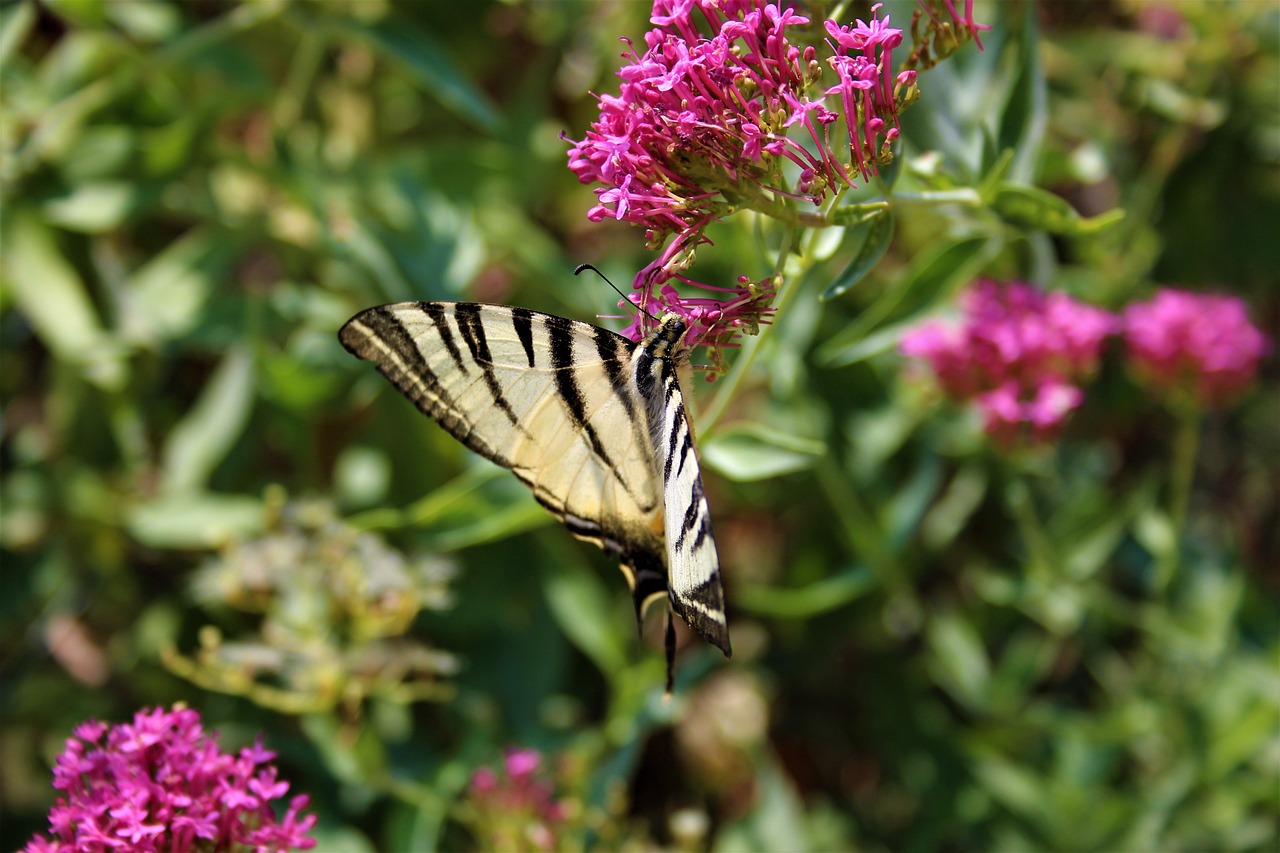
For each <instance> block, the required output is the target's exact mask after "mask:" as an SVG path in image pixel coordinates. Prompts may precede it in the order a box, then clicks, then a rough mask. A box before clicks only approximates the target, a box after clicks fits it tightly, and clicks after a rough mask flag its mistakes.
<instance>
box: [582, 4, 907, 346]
mask: <svg viewBox="0 0 1280 853" xmlns="http://www.w3.org/2000/svg"><path fill="white" fill-rule="evenodd" d="M876 8H878V7H876ZM874 12H875V10H874V9H873V15H872V20H871V22H870V23H864V22H862V21H858V22H856V23H855V24H853V25H851V26H841V25H839V24H838V23H836V22H835V21H826V22H825V24H824V28H825V32H826V34H827V36H828V38H827V39H826V41H825V42H822V44H823V48H822V57H823V61H819V49H818V47H816V46H815V45H813V44H809V45H805V46H801V45H800V44H798V43H797V41H796V34H797V32H798V31H801V30H804V29H805V28H806V27H807V25H808V24H809V19H808V18H806V17H804V16H802V15H799V14H797V13H796V12H795V10H793V9H791V8H786V7H784V6H782V5H779V4H775V3H765V2H763V0H655V2H654V4H653V13H652V16H651V18H650V20H651V22H652V23H653V24H654V25H655V28H654V29H652V30H650V31H649V32H648V33H647V34H646V36H645V44H646V50H645V52H644V53H643V54H642V55H637V53H636V52H635V50H634V49H631V50H629V51H628V52H627V53H625V54H624V58H625V59H626V60H628V62H627V64H626V65H625V66H624V67H623V68H622V70H621V71H619V72H618V76H619V77H621V78H622V84H621V88H620V91H619V93H618V94H617V95H616V96H615V95H603V96H600V98H599V102H600V112H599V118H598V119H597V120H596V121H595V122H594V123H593V124H592V126H591V129H590V130H589V131H588V132H587V135H586V137H585V138H584V139H583V140H581V141H579V142H575V143H574V144H573V147H572V148H571V149H570V151H569V168H570V169H572V170H573V172H574V173H575V174H576V175H577V176H578V179H579V180H580V181H582V182H583V183H584V184H590V183H598V184H601V185H602V186H600V187H598V188H597V189H596V190H595V192H596V194H597V195H598V196H599V199H598V203H597V205H596V206H595V207H593V208H592V209H591V211H590V212H589V214H588V216H589V218H591V219H593V220H597V221H598V220H600V219H603V218H605V217H613V218H615V219H618V220H624V221H627V222H631V223H634V224H636V225H639V226H642V227H643V228H645V229H646V231H647V234H648V239H649V244H650V246H651V247H652V248H655V249H657V248H658V247H660V246H662V245H664V243H666V241H667V240H668V238H671V242H670V243H669V244H667V248H666V250H665V251H664V252H663V253H662V256H661V257H660V258H659V259H657V260H656V261H655V262H653V263H651V264H649V265H648V266H646V267H645V269H643V270H641V272H640V273H639V274H638V275H637V276H636V280H635V283H634V287H635V289H636V291H637V292H638V296H639V298H638V299H637V300H636V301H637V303H638V304H640V305H642V306H648V305H650V304H656V306H658V307H659V309H660V310H662V311H672V312H675V313H677V314H680V315H681V316H682V317H684V318H685V319H686V322H688V323H689V325H690V326H691V327H694V333H693V334H692V335H691V336H690V341H691V343H693V344H707V345H712V346H719V345H724V344H726V343H728V342H729V341H730V340H731V339H732V337H733V335H734V332H735V331H736V330H737V329H738V328H740V327H741V326H742V325H744V324H753V323H757V322H760V321H762V320H763V319H764V317H765V316H767V311H766V309H767V306H768V299H769V297H770V295H771V294H770V293H769V292H768V288H767V287H762V286H761V284H759V283H757V284H754V285H743V286H741V287H738V288H731V289H728V290H727V291H723V290H722V291H721V292H723V293H725V295H724V296H723V297H716V298H714V299H710V298H703V299H697V300H687V299H684V298H682V297H681V295H680V293H679V291H677V290H676V288H675V287H667V286H666V285H667V284H668V282H670V281H671V279H673V278H678V279H679V280H680V281H683V282H685V283H687V284H692V285H698V282H695V281H692V280H691V279H689V278H688V277H685V276H683V275H682V274H681V273H682V272H683V271H684V270H685V269H686V268H687V266H688V264H689V263H690V261H691V256H692V253H693V252H694V251H695V250H696V248H697V247H698V245H700V244H701V243H703V242H706V238H705V237H704V236H703V232H704V229H705V228H706V227H707V225H708V224H710V223H711V222H713V221H714V220H716V219H719V218H721V217H723V216H725V215H726V214H728V213H730V212H732V211H734V210H737V209H740V208H752V209H756V210H759V211H761V212H763V213H766V214H769V215H772V216H777V217H779V218H783V219H787V220H788V221H791V222H793V223H794V221H795V216H796V215H795V213H794V207H793V206H794V205H795V204H797V203H799V204H808V205H817V204H820V203H821V202H822V201H823V200H824V199H826V198H827V197H828V196H829V195H830V194H831V193H832V192H834V191H836V190H837V189H840V188H844V187H851V186H854V184H855V181H856V180H858V179H860V178H866V177H868V176H870V175H871V174H873V173H874V172H875V170H876V165H877V164H878V163H882V162H886V161H887V160H888V159H889V157H890V154H889V147H890V145H891V144H892V143H893V141H894V140H895V139H896V138H897V136H898V127H897V121H898V120H897V115H898V111H899V109H900V107H901V106H902V105H903V104H905V103H907V102H909V101H910V100H911V99H913V98H914V97H915V95H916V90H915V72H914V71H905V72H902V73H901V74H899V75H897V76H896V77H895V76H894V73H893V70H892V69H893V51H894V49H895V48H896V47H898V46H899V45H900V44H901V42H902V32H901V31H900V30H897V29H894V28H892V27H890V26H889V25H888V19H887V18H885V19H877V18H876V16H875V14H874ZM700 27H702V28H703V30H706V31H707V32H708V33H709V34H708V35H703V32H702V30H700ZM628 44H629V43H628ZM824 66H825V70H824ZM824 76H825V77H826V78H827V81H828V82H827V83H826V84H824V83H823V82H822V80H823V78H824ZM784 166H785V167H787V168H788V171H789V173H790V176H789V177H788V176H785V175H784V172H783V168H784ZM790 182H794V186H793V187H792V186H790V185H789V184H790ZM699 286H704V287H705V285H699ZM739 321H741V322H739ZM638 331H639V329H638V327H637V329H635V330H632V332H633V334H634V333H637V332H638Z"/></svg>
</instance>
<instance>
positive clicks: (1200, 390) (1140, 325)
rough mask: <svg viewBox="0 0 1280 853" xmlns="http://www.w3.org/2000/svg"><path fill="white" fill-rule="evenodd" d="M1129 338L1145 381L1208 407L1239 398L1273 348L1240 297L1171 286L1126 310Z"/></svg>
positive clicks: (1131, 354) (1134, 362)
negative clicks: (1263, 358)
mask: <svg viewBox="0 0 1280 853" xmlns="http://www.w3.org/2000/svg"><path fill="white" fill-rule="evenodd" d="M1124 337H1125V344H1126V347H1127V350H1128V356H1129V361H1130V362H1131V363H1132V365H1133V367H1134V370H1135V371H1136V372H1137V374H1138V375H1139V377H1141V379H1142V380H1143V381H1145V382H1146V383H1147V384H1148V385H1150V386H1151V387H1152V388H1154V389H1156V390H1157V391H1158V392H1160V393H1161V394H1163V395H1166V396H1171V397H1179V398H1182V399H1184V400H1190V401H1193V402H1196V403H1198V404H1201V405H1208V406H1215V405H1222V404H1223V403H1226V402H1229V401H1230V400H1232V399H1234V398H1235V397H1237V396H1239V394H1240V393H1241V392H1242V391H1243V390H1244V389H1245V387H1246V386H1248V385H1249V383H1250V382H1251V381H1253V377H1254V375H1255V374H1256V373H1257V372H1258V362H1259V361H1260V360H1261V359H1262V357H1263V356H1264V355H1266V353H1267V352H1268V350H1269V348H1270V344H1269V342H1268V341H1267V338H1266V337H1265V336H1264V335H1263V334H1262V332H1260V331H1258V329H1257V328H1255V327H1254V325H1253V324H1252V323H1250V322H1249V315H1248V314H1247V313H1246V311H1245V306H1244V303H1243V302H1241V301H1240V300H1239V299H1237V298H1235V297H1234V296H1225V295H1220V294H1201V293H1189V292H1187V291H1183V290H1174V289H1172V288H1162V289H1161V290H1160V291H1158V292H1157V293H1156V295H1155V297H1154V298H1152V299H1151V300H1150V301H1148V302H1140V303H1136V304H1133V305H1130V306H1129V307H1128V308H1126V309H1125V311H1124Z"/></svg>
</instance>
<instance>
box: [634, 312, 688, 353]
mask: <svg viewBox="0 0 1280 853" xmlns="http://www.w3.org/2000/svg"><path fill="white" fill-rule="evenodd" d="M688 330H689V326H688V324H687V323H685V321H684V318H683V317H681V316H680V315H679V314H675V313H672V312H667V313H666V314H663V315H662V319H661V320H660V321H659V324H658V328H656V329H654V330H653V331H652V332H650V333H649V336H648V337H646V338H645V339H644V343H643V344H642V346H643V347H644V348H645V350H647V351H648V353H649V355H651V356H652V357H653V358H679V357H680V356H681V354H682V353H683V352H684V351H685V347H684V344H683V341H684V334H685V332H687V331H688Z"/></svg>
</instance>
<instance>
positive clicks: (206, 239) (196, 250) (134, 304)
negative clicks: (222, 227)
mask: <svg viewBox="0 0 1280 853" xmlns="http://www.w3.org/2000/svg"><path fill="white" fill-rule="evenodd" d="M238 252H239V246H238V245H237V244H236V243H235V242H234V241H232V240H230V239H229V238H228V235H227V234H225V233H222V232H219V231H216V230H214V229H211V228H209V229H203V228H197V229H194V230H192V231H190V232H188V233H187V234H185V235H183V236H182V237H180V238H179V239H177V240H175V241H173V242H172V243H170V244H169V245H168V246H167V247H166V248H165V249H164V251H162V252H161V253H160V254H158V255H156V256H155V257H154V258H152V259H151V260H150V261H148V262H147V263H146V264H144V265H143V266H142V267H140V268H139V269H137V270H135V271H134V273H133V276H132V279H131V282H130V283H131V285H132V286H131V288H130V292H129V300H128V301H127V302H126V303H125V305H124V308H123V318H122V323H121V325H122V327H123V328H122V331H123V334H124V335H125V338H126V340H130V341H137V342H140V343H144V342H145V343H149V344H155V343H158V342H160V341H165V340H172V339H174V338H178V337H181V336H183V335H185V334H187V333H188V332H190V331H191V330H193V329H194V328H195V327H196V326H197V324H198V323H199V321H200V315H201V311H202V309H203V308H204V305H205V302H206V301H207V300H208V298H209V294H210V292H211V291H212V290H213V287H214V285H215V283H218V282H219V281H220V279H221V278H222V277H223V275H225V274H226V272H227V270H228V269H229V268H230V266H231V263H232V261H233V260H234V259H235V257H236V255H237V254H238Z"/></svg>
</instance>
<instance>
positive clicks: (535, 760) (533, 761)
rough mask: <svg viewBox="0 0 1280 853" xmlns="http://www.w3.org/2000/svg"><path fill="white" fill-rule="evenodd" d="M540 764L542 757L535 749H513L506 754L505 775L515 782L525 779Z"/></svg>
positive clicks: (534, 771)
mask: <svg viewBox="0 0 1280 853" xmlns="http://www.w3.org/2000/svg"><path fill="white" fill-rule="evenodd" d="M541 763H542V756H541V755H539V754H538V751H537V750H536V749H513V750H511V751H510V752H508V753H507V762H506V764H507V775H508V776H510V777H511V778H512V779H513V780H515V781H520V780H523V779H527V778H529V777H530V776H532V775H533V774H534V773H536V772H537V770H538V765H539V764H541Z"/></svg>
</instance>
